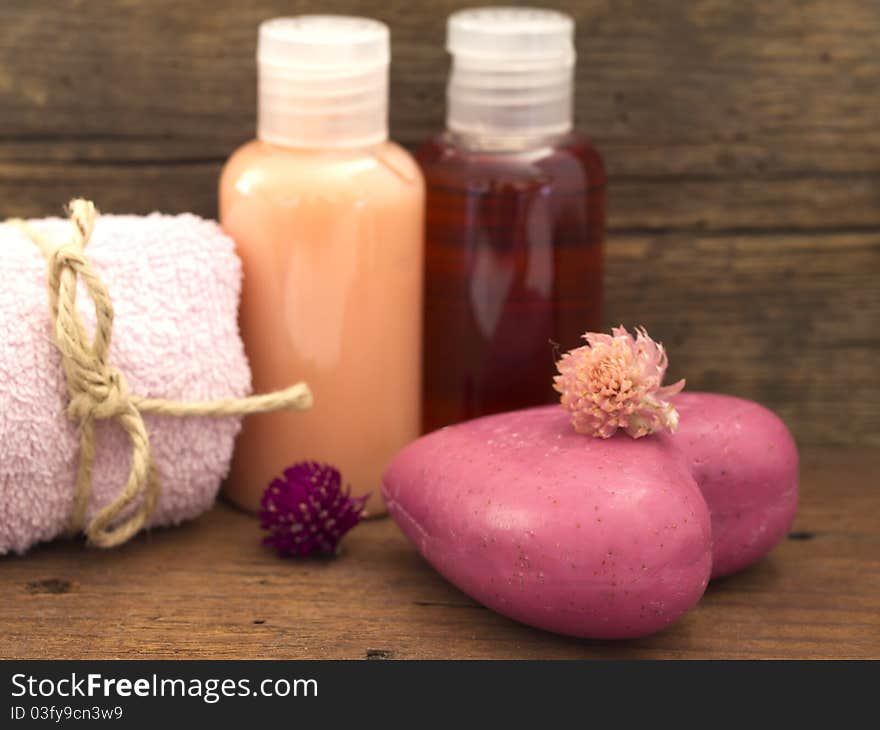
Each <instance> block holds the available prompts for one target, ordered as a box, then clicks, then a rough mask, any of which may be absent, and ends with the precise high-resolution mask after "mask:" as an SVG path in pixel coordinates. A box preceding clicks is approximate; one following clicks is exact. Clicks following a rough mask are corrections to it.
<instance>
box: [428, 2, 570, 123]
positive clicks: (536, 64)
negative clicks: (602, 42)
mask: <svg viewBox="0 0 880 730" xmlns="http://www.w3.org/2000/svg"><path fill="white" fill-rule="evenodd" d="M446 47H447V50H448V51H449V52H450V53H451V54H452V72H451V74H450V78H449V87H448V93H447V102H448V106H447V127H448V128H449V129H451V130H453V131H454V132H458V133H461V134H465V135H468V136H475V137H480V138H482V139H484V140H493V139H499V140H503V139H508V138H519V137H541V136H547V135H552V134H561V133H564V132H567V131H569V130H570V129H571V126H572V96H573V90H574V87H573V79H574V63H575V50H574V21H573V20H572V19H571V18H570V17H569V16H567V15H564V14H563V13H559V12H556V11H554V10H544V9H540V8H508V7H487V8H471V9H468V10H461V11H459V12H456V13H453V14H452V15H451V16H450V17H449V21H448V24H447V36H446Z"/></svg>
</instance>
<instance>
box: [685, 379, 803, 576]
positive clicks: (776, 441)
mask: <svg viewBox="0 0 880 730" xmlns="http://www.w3.org/2000/svg"><path fill="white" fill-rule="evenodd" d="M673 403H674V405H675V407H676V409H677V410H678V414H679V427H678V431H677V432H676V433H675V434H674V435H673V436H672V440H673V442H674V443H675V445H676V446H678V448H679V449H681V450H682V451H683V452H684V454H685V456H686V458H687V460H688V463H689V465H690V469H691V473H692V474H693V475H694V478H695V479H696V480H697V483H698V484H699V485H700V489H701V490H702V492H703V496H704V497H705V499H706V502H707V504H708V505H709V511H710V512H711V514H712V542H713V548H712V555H713V557H712V577H713V578H718V577H720V576H723V575H728V574H730V573H734V572H736V571H737V570H742V569H743V568H745V567H747V566H749V565H751V564H752V563H754V562H755V561H757V560H759V559H760V558H762V557H763V556H764V555H766V554H767V553H768V552H769V551H770V550H771V549H772V548H773V547H774V546H775V545H776V543H778V542H779V541H780V540H781V539H782V538H783V537H785V535H786V533H787V532H788V530H789V528H790V527H791V523H792V521H793V520H794V515H795V512H796V510H797V502H798V452H797V447H796V446H795V443H794V439H793V438H792V437H791V434H790V433H789V431H788V429H787V428H786V427H785V424H784V423H783V422H782V421H781V420H780V419H779V417H778V416H777V415H776V414H775V413H773V412H772V411H769V410H767V409H766V408H764V407H763V406H760V405H758V404H757V403H753V402H752V401H748V400H743V399H742V398H734V397H732V396H728V395H717V394H715V393H681V394H679V395H677V396H675V397H674V398H673Z"/></svg>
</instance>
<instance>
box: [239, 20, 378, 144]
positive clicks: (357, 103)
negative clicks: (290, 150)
mask: <svg viewBox="0 0 880 730" xmlns="http://www.w3.org/2000/svg"><path fill="white" fill-rule="evenodd" d="M390 57H391V53H390V44H389V33H388V27H387V26H386V25H385V24H383V23H380V22H379V21H377V20H371V19H369V18H357V17H351V16H345V15H301V16H297V17H292V18H275V19H273V20H267V21H266V22H264V23H263V24H261V25H260V32H259V43H258V46H257V67H258V73H259V109H258V123H257V136H258V137H259V138H260V139H262V140H264V141H267V142H272V143H275V144H280V145H285V146H291V147H357V146H364V145H369V144H376V143H378V142H382V141H384V140H385V139H387V137H388V65H389V62H390Z"/></svg>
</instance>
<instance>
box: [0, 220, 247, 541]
mask: <svg viewBox="0 0 880 730" xmlns="http://www.w3.org/2000/svg"><path fill="white" fill-rule="evenodd" d="M28 225H30V226H31V227H33V228H34V230H36V231H38V232H39V233H41V234H43V235H44V236H47V237H49V238H50V240H52V241H57V242H58V243H66V242H67V241H68V240H70V235H71V234H70V225H71V224H70V221H67V220H61V219H58V218H52V219H45V220H39V221H28ZM85 253H86V256H88V258H89V260H90V261H91V263H92V265H93V266H94V267H95V269H96V271H97V272H98V275H99V276H100V277H101V279H102V280H103V282H104V284H105V285H106V287H107V289H108V291H109V294H110V297H111V299H112V301H113V306H114V310H115V315H116V316H115V320H114V326H113V341H112V345H111V348H110V358H109V359H110V363H112V364H113V365H115V366H116V367H117V368H118V369H119V370H120V371H121V372H122V373H123V375H125V377H126V379H127V381H128V385H129V390H130V391H131V392H132V393H135V394H137V395H140V396H144V397H150V398H170V399H175V400H211V399H215V398H221V397H241V396H245V395H248V394H249V393H250V370H249V368H248V364H247V359H246V358H245V354H244V348H243V346H242V342H241V338H240V337H239V334H238V323H237V315H238V298H239V291H240V287H241V264H240V262H239V260H238V258H237V256H236V255H235V251H234V245H233V242H232V240H231V239H230V238H229V237H227V236H226V235H225V234H224V233H223V232H222V231H221V229H220V227H219V225H217V223H215V222H213V221H206V220H203V219H201V218H198V217H197V216H194V215H188V214H187V215H178V216H167V215H159V214H158V213H154V214H152V215H149V216H146V217H143V216H133V215H102V216H101V217H100V218H98V220H97V223H96V226H95V230H94V232H93V233H92V237H91V240H90V242H89V244H88V246H87V247H86V250H85ZM0 261H2V276H0V554H5V553H7V552H10V551H13V552H18V553H22V552H24V551H26V550H27V549H28V548H30V547H31V546H32V545H34V544H36V543H38V542H41V541H44V540H51V539H53V538H55V537H58V536H59V535H61V534H63V533H65V532H66V530H67V527H68V520H69V518H70V513H71V507H72V504H73V497H74V488H75V487H74V485H75V483H76V469H77V464H78V459H79V437H78V432H77V426H76V424H75V423H74V422H72V421H70V420H68V418H67V416H66V415H65V413H64V409H65V407H66V405H67V391H66V386H65V379H64V373H63V372H62V369H61V356H60V354H59V352H58V350H57V349H56V347H55V345H54V344H53V341H52V337H51V332H52V324H51V317H50V312H49V301H48V295H47V291H46V271H47V267H46V260H45V259H44V258H43V256H42V255H41V254H40V252H39V250H38V249H37V247H36V246H35V245H34V244H33V243H32V242H31V241H30V240H29V239H28V238H27V237H26V236H25V235H24V233H23V232H21V231H20V230H19V229H18V228H16V227H14V226H12V225H8V224H0ZM77 297H78V298H77V305H78V307H79V310H80V312H81V313H82V316H83V319H84V320H85V322H86V326H87V328H92V327H93V326H94V320H95V317H94V307H93V306H92V304H91V302H90V300H89V298H88V294H87V293H86V292H85V289H84V287H83V286H82V285H80V286H79V287H78V294H77ZM92 331H93V330H91V329H90V333H91V332H92ZM144 422H145V424H146V427H147V431H148V434H149V438H150V444H151V447H152V452H153V457H154V459H155V462H156V466H157V469H158V472H159V478H160V480H161V497H160V499H159V503H158V505H157V507H156V510H155V511H154V512H153V514H152V516H151V518H150V519H149V522H148V526H158V525H174V524H178V523H180V522H182V521H184V520H188V519H192V518H193V517H196V516H197V515H199V514H201V513H202V512H204V511H205V510H207V509H208V508H209V507H210V506H211V504H212V503H213V501H214V498H215V496H216V494H217V490H218V488H219V486H220V482H221V480H222V479H223V478H224V477H225V475H226V473H227V470H228V468H229V461H230V458H231V456H232V448H233V442H234V440H235V436H236V435H237V433H238V431H239V428H240V426H241V422H240V418H239V417H232V416H225V417H222V418H196V417H189V418H174V417H168V416H156V415H150V414H145V415H144ZM95 441H96V454H95V462H94V471H93V482H92V484H93V486H92V497H91V502H90V505H89V509H88V513H87V520H91V519H92V518H93V517H94V515H95V514H96V513H97V511H98V510H99V509H101V508H102V507H104V506H106V505H107V504H108V503H109V502H111V501H112V500H113V498H114V497H115V496H116V495H117V494H118V493H119V491H120V490H121V489H122V487H123V485H124V484H125V480H126V478H127V475H128V469H129V462H130V451H131V446H130V443H129V441H128V439H127V437H126V435H125V433H124V432H123V431H122V430H121V429H120V427H119V426H118V425H117V424H116V423H113V422H111V421H99V422H98V423H97V426H96V429H95ZM129 514H130V511H127V512H126V513H124V515H123V519H124V517H125V516H127V515H129Z"/></svg>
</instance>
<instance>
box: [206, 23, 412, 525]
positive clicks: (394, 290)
mask: <svg viewBox="0 0 880 730" xmlns="http://www.w3.org/2000/svg"><path fill="white" fill-rule="evenodd" d="M259 68H260V120H259V125H258V139H257V140H254V141H252V142H250V143H248V144H246V145H244V146H243V147H242V148H240V149H239V150H238V151H237V152H235V154H234V155H233V156H232V157H231V158H230V160H229V161H228V163H227V164H226V167H225V168H224V170H223V174H222V177H221V182H220V220H221V222H222V224H223V227H224V228H225V229H226V231H227V232H228V233H229V234H230V235H231V236H232V237H233V238H234V239H235V241H236V244H237V249H238V253H239V255H240V257H241V259H242V262H243V267H244V282H243V289H242V299H241V309H240V314H239V323H240V327H241V332H242V338H243V340H244V343H245V349H246V351H247V354H248V358H249V359H250V363H251V369H252V371H253V381H254V383H253V385H254V390H255V391H256V392H267V391H270V390H273V389H275V388H280V387H283V386H286V385H289V384H290V383H291V382H293V381H295V380H304V381H306V382H307V383H308V384H309V386H310V387H311V389H312V392H313V394H314V406H313V408H312V410H311V411H308V412H305V413H289V412H283V411H282V412H277V413H269V414H261V415H256V416H251V417H249V418H248V419H246V420H245V423H244V427H243V430H242V433H241V435H240V436H239V439H238V442H237V445H236V451H235V456H234V458H233V463H232V469H231V473H230V477H229V480H228V481H227V484H226V485H225V493H226V495H227V497H228V498H229V499H231V500H232V501H233V502H234V503H236V504H237V505H239V506H241V507H243V508H245V509H247V510H251V511H254V510H256V509H258V507H259V503H260V498H261V496H262V493H263V490H264V489H265V488H266V486H267V485H268V484H269V482H270V481H271V480H272V478H273V477H274V476H276V475H278V474H280V473H281V472H282V471H283V469H284V468H285V467H287V466H289V465H291V464H293V463H295V462H298V461H304V460H316V461H323V462H327V463H329V464H332V465H333V466H335V467H336V468H338V469H339V470H340V471H341V473H342V477H343V480H344V482H345V483H347V484H350V485H351V486H352V493H353V494H355V495H360V494H365V493H367V492H371V493H372V496H371V498H370V501H369V502H368V505H367V509H368V511H369V512H370V513H371V514H376V513H378V512H381V511H383V507H382V504H381V499H380V497H379V482H380V477H381V474H382V471H383V470H384V468H385V466H386V464H387V463H388V461H389V460H390V458H391V457H392V456H393V455H394V454H395V453H396V452H397V451H398V450H399V449H400V448H401V447H403V446H404V445H406V444H407V443H408V442H409V441H411V440H413V439H414V438H416V437H417V436H418V434H419V425H420V423H419V422H420V412H419V400H420V386H421V383H420V369H421V307H422V268H423V244H422V236H423V206H424V185H423V182H422V178H421V174H420V172H419V170H418V167H417V166H416V164H415V162H414V161H413V160H412V158H411V157H410V156H409V154H408V153H407V152H405V151H404V150H403V149H401V148H400V147H398V146H397V145H395V144H393V143H391V142H388V141H387V124H386V117H387V68H388V31H387V28H385V26H384V25H382V24H381V23H378V22H376V21H371V20H366V19H361V18H346V17H338V16H302V17H298V18H285V19H277V20H274V21H268V22H267V23H264V24H263V25H262V26H261V28H260V53H259ZM346 95H349V97H350V98H347V97H346Z"/></svg>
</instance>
